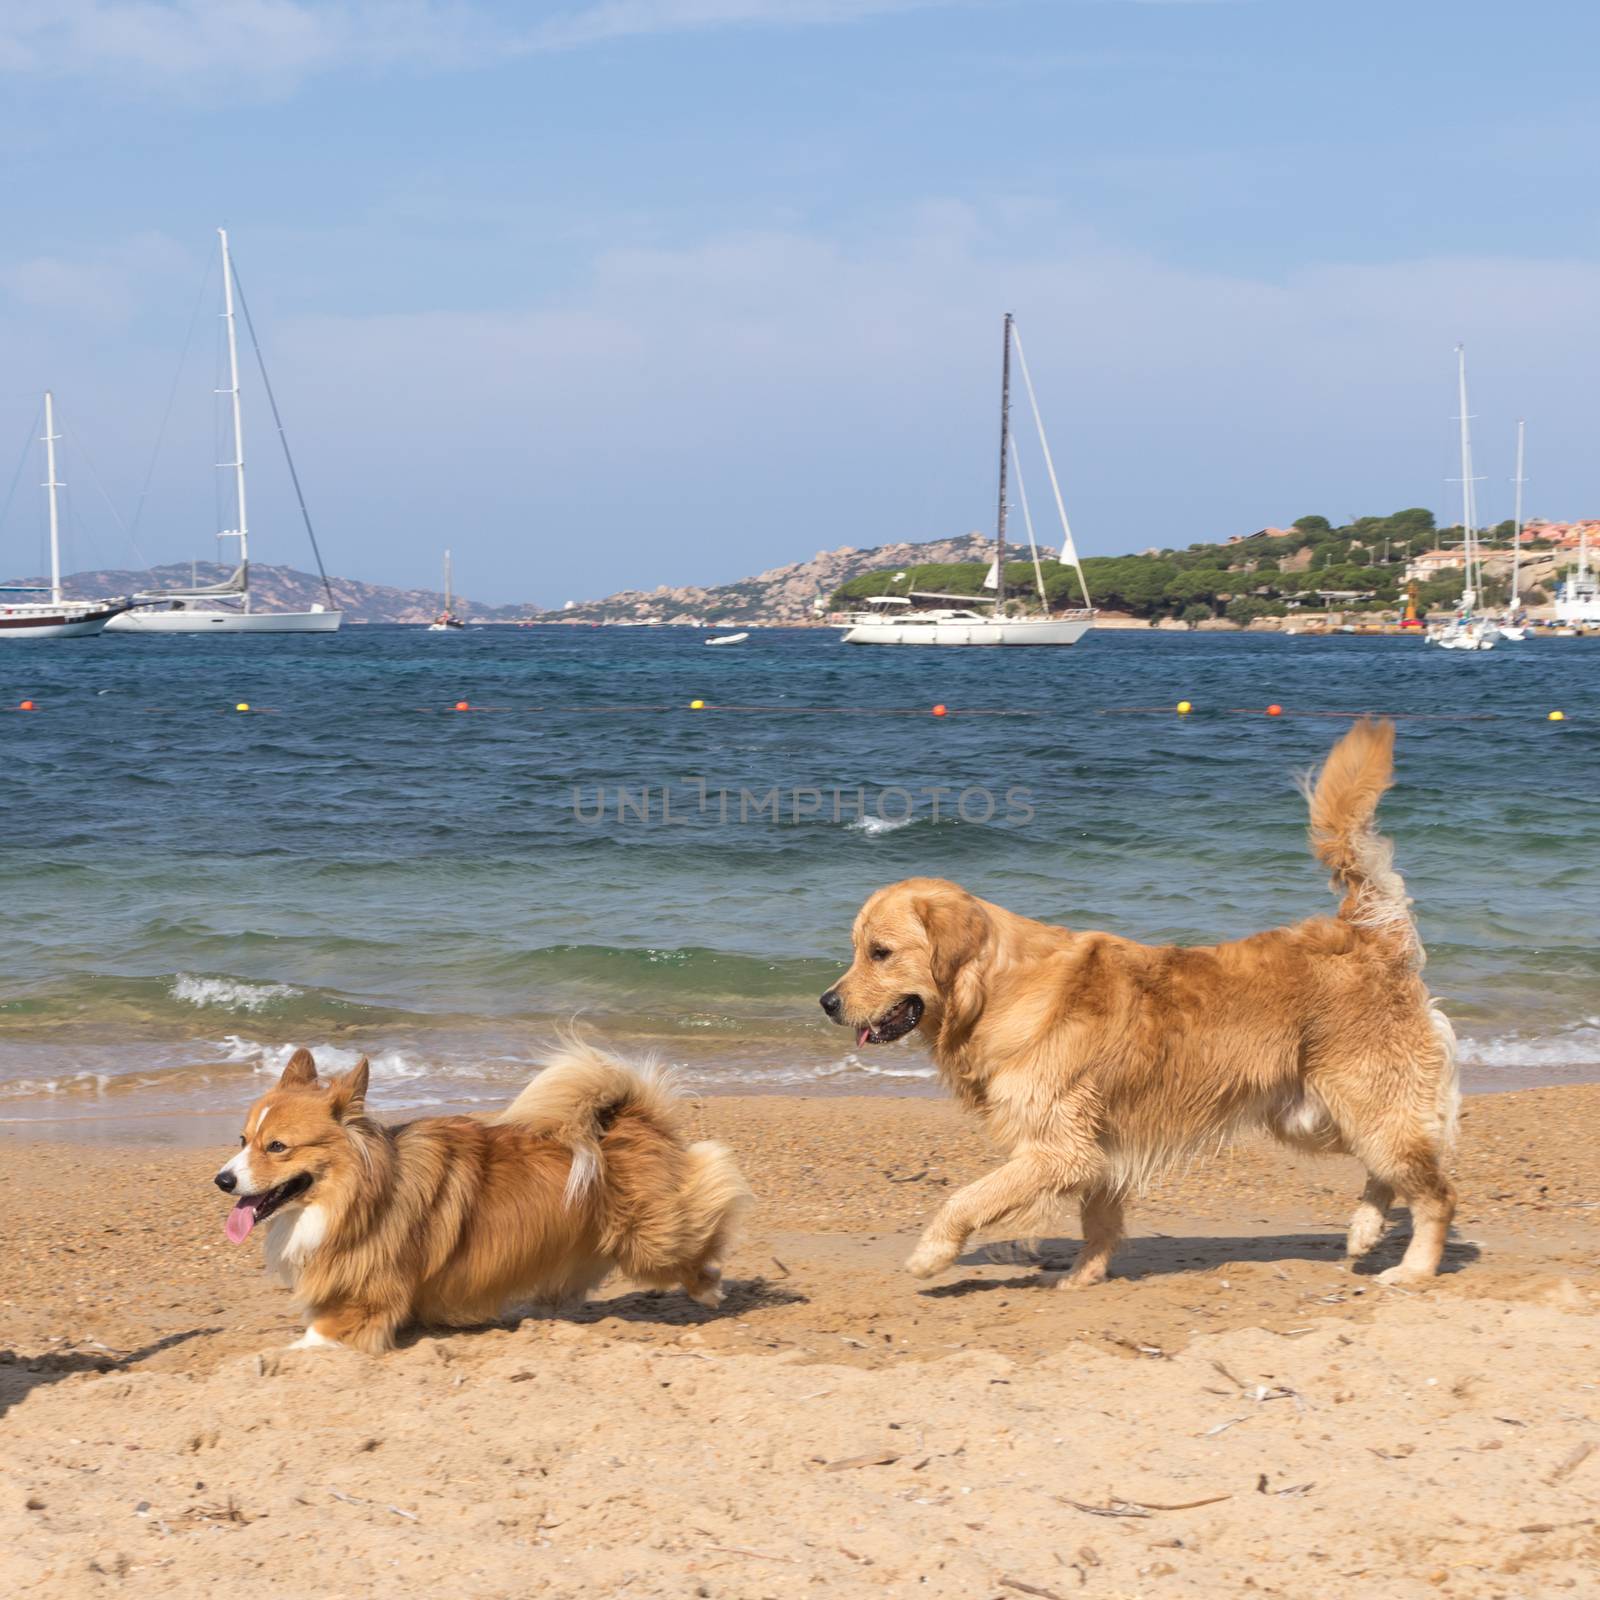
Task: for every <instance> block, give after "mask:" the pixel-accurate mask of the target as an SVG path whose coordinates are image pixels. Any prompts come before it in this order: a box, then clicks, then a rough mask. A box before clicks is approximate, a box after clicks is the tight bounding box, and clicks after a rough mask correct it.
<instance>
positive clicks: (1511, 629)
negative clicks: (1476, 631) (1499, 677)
mask: <svg viewBox="0 0 1600 1600" xmlns="http://www.w3.org/2000/svg"><path fill="white" fill-rule="evenodd" d="M1526 428H1527V424H1526V423H1525V422H1524V421H1523V420H1522V418H1521V417H1518V418H1517V475H1516V477H1515V478H1513V479H1512V482H1513V483H1514V484H1515V485H1516V488H1517V505H1516V511H1515V513H1514V514H1513V517H1512V523H1511V595H1510V598H1509V599H1508V600H1507V601H1506V614H1505V615H1504V616H1503V617H1502V618H1501V619H1500V637H1501V638H1502V639H1504V640H1506V641H1507V642H1508V643H1510V644H1521V643H1522V641H1523V640H1524V639H1526V638H1527V637H1528V625H1527V623H1526V622H1518V621H1517V614H1518V612H1520V611H1521V609H1522V592H1521V586H1522V485H1523V484H1524V483H1525V482H1526V481H1527V480H1526V479H1525V478H1524V477H1523V476H1522V446H1523V434H1524V432H1525V431H1526Z"/></svg>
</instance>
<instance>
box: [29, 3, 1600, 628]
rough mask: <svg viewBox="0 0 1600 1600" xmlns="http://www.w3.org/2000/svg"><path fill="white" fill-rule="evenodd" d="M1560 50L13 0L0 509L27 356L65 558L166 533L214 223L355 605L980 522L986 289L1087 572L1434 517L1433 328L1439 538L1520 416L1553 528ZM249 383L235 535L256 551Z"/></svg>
mask: <svg viewBox="0 0 1600 1600" xmlns="http://www.w3.org/2000/svg"><path fill="white" fill-rule="evenodd" d="M1597 45H1600V17H1597V12H1596V9H1595V8H1593V7H1591V6H1589V5H1586V4H1577V3H1573V4H1554V3H1549V0H1543V3H1541V0H1534V3H1531V4H1525V5H1522V6H1520V7H1517V8H1515V9H1514V10H1512V9H1509V8H1506V7H1504V6H1501V5H1493V4H1487V3H1478V0H1464V3H1454V4H1449V3H1444V0H1439V3H1434V0H1389V3H1387V4H1373V3H1368V0H1342V3H1339V4H1334V3H1331V0H1325V3H1312V0H1214V3H1213V0H1172V3H1140V0H983V3H967V4H962V3H957V0H950V3H937V0H926V3H923V0H560V3H529V4H524V5H520V6H510V5H492V4H473V3H471V0H461V3H459V4H434V3H429V0H409V3H408V0H395V3H389V4H371V3H366V0H352V3H347V4H322V3H315V0H210V3H203V0H177V3H174V0H47V3H46V0H38V3H35V0H10V3H9V4H7V5H5V6H4V7H0V134H3V137H4V140H5V149H6V152H7V154H6V159H5V163H4V166H3V168H0V171H3V174H4V178H3V190H0V201H3V205H4V215H5V217H6V226H5V228H4V229H3V230H0V351H3V353H4V359H3V367H0V492H3V490H4V487H5V485H6V484H8V483H9V482H10V480H11V476H12V471H13V469H14V467H15V466H16V464H17V461H18V459H19V456H18V452H19V451H20V450H21V449H22V448H23V444H24V441H25V439H26V437H27V433H28V429H29V424H30V418H31V417H32V415H33V408H34V406H35V404H36V401H37V391H38V390H40V389H41V388H43V387H44V386H45V384H47V383H49V384H52V385H53V386H54V388H55V389H56V391H57V394H58V396H59V400H60V404H61V407H62V411H63V415H64V417H65V418H66V420H67V427H68V429H69V434H68V439H67V441H66V445H65V447H64V451H63V476H64V477H66V478H67V479H68V480H69V482H70V483H71V485H72V489H71V496H72V508H73V513H74V515H73V518H72V526H71V536H72V545H71V549H70V551H69V554H70V555H71V557H73V558H74V559H73V560H71V561H70V562H69V564H70V565H94V564H116V565H133V564H135V558H134V549H133V543H136V544H137V547H138V549H139V550H140V551H141V552H142V553H143V554H144V556H145V557H146V558H148V559H149V560H151V561H163V560H173V559H183V558H187V557H189V556H207V555H209V554H210V553H211V552H212V550H213V549H214V545H213V542H212V538H211V534H212V532H213V530H214V527H215V523H216V515H215V505H216V499H215V489H214V485H213V482H212V479H213V478H214V476H215V474H214V473H213V472H212V470H211V463H212V462H213V461H215V460H218V459H221V455H219V454H218V453H217V452H216V447H215V444H214V441H213V438H212V424H211V397H210V395H209V392H208V391H209V389H210V388H211V385H212V382H213V378H214V370H213V355H214V342H215V341H214V331H215V319H214V317H213V316H212V313H213V312H214V310H215V309H216V308H215V305H214V303H213V301H214V296H215V292H216V277H215V271H214V269H213V270H212V275H211V277H210V279H209V282H207V280H206V279H205V272H206V262H207V257H208V253H209V252H210V251H211V249H212V245H213V239H214V234H213V229H214V228H215V226H216V225H217V224H218V223H219V222H220V223H226V224H227V225H228V227H229V228H230V229H231V231H232V236H233V240H234V245H235V250H236V253H237V260H238V266H239V270H240V274H241V276H242V278H243V280H244V284H245V288H246V290H247V292H248V294H249V296H250V299H251V305H252V309H253V311H254V313H255V316H256V320H257V324H258V328H259V330H260V332H261V334H262V337H263V339H264V341H265V343H266V346H267V351H268V358H269V361H270V363H271V367H272V372H273V377H274V381H275V384H276V386H277V389H278V392H279V398H280V400H281V402H282V404H283V407H284V411H285V416H286V421H287V423H288V426H289V430H290V437H291V440H292V441H293V443H294V445H295V448H296V453H297V456H298V457H299V460H300V465H301V469H302V476H303V478H304V479H305V482H306V485H307V489H308V493H309V494H310V496H311V500H312V506H313V511H314V513H315V514H316V516H317V520H318V523H319V526H320V529H321V531H322V532H323V535H324V539H325V544H326V547H327V553H328V556H329V561H330V565H331V566H332V568H333V569H334V570H335V571H338V572H342V573H347V574H350V575H353V576H359V577H364V578H369V579H372V580H375V581H386V582H396V583H404V584H413V583H433V582H435V581H436V574H437V569H438V560H439V555H440V552H441V550H442V548H443V547H444V546H445V545H446V544H448V545H451V546H452V547H453V548H454V550H455V555H456V571H457V578H458V583H459V586H460V587H461V588H462V589H463V590H464V591H465V592H466V593H468V594H469V595H472V596H474V597H477V598H481V599H484V600H492V601H503V600H513V599H536V600H540V601H543V602H547V603H552V604H557V603H559V602H560V601H561V600H563V599H566V598H569V597H578V598H584V597H589V596H593V595H597V594H600V593H604V592H607V591H609V590H611V589H613V588H616V587H620V586H622V585H624V584H627V585H646V586H648V585H652V584H655V583H660V582H669V581H670V582H682V581H717V580H722V579H727V578H733V577H737V576H741V575H743V574H745V573H748V572H751V571H755V570H758V569H761V568H764V567H768V566H772V565H776V564H779V563H781V562H784V561H787V560H793V559H797V558H803V557H806V556H809V555H811V554H812V553H813V552H815V551H816V550H818V549H823V548H833V547H837V546H839V545H842V544H849V545H856V546H863V545H869V544H876V543H881V542H883V541H885V540H889V539H897V538H933V537H938V536H943V535H948V534H952V533H958V532H963V531H966V530H967V529H969V528H973V527H987V526H989V524H990V523H991V521H992V516H993V507H992V501H993V473H994V462H993V454H994V438H993V435H994V426H995V417H994V411H995V403H996V388H997V380H998V370H997V369H998V359H999V319H1000V313H1001V312H1002V311H1004V310H1007V309H1010V310H1014V311H1015V312H1016V314H1017V316H1018V318H1019V321H1020V325H1021V327H1022V330H1023V333H1024V337H1025V339H1026V341H1027V347H1028V354H1029V359H1030V362H1031V364H1032V367H1033V370H1034V375H1035V378H1036V381H1037V383H1038V386H1039V391H1040V399H1041V402H1042V404H1043V406H1044V409H1045V415H1046V420H1047V422H1048V423H1049V426H1050V429H1051V435H1052V441H1053V444H1054V447H1055V451H1056V455H1057V460H1058V465H1059V466H1060V468H1061V472H1062V479H1063V488H1064V490H1065V493H1066V496H1067V502H1068V508H1069V510H1070V512H1071V513H1072V517H1073V522H1074V526H1075V528H1076V529H1077V531H1078V534H1079V538H1080V542H1081V544H1082V546H1083V548H1084V549H1085V550H1086V551H1087V552H1090V553H1113V552H1116V551H1120V550H1126V549H1133V548H1140V547H1143V546H1146V545H1150V544H1155V543H1183V542H1187V541H1189V540H1191V539H1201V538H1211V537H1220V536H1222V535H1225V534H1228V533H1232V532H1237V531H1248V530H1249V529H1253V528H1256V527H1259V526H1261V525H1262V524H1264V523H1268V522H1282V521H1285V520H1287V519H1289V518H1291V517H1293V516H1295V515H1297V514H1301V513H1303V512H1307V511H1319V512H1322V513H1324V514H1326V515H1328V516H1330V517H1334V518H1335V519H1340V518H1343V517H1345V516H1348V515H1352V514H1358V513H1364V512H1369V511H1385V510H1390V509H1393V508H1395V507H1398V506H1401V505H1411V504H1423V505H1430V506H1434V507H1436V508H1438V509H1440V510H1441V511H1449V510H1450V508H1451V507H1452V506H1453V500H1452V498H1451V497H1452V496H1453V495H1454V494H1455V493H1456V492H1457V491H1456V490H1455V489H1454V488H1453V487H1452V486H1451V485H1450V484H1449V483H1448V482H1447V480H1448V479H1449V478H1450V477H1451V476H1452V474H1453V472H1454V466H1453V450H1454V426H1453V423H1452V421H1451V417H1452V414H1453V411H1454V389H1453V382H1454V367H1453V362H1454V357H1453V355H1452V347H1453V345H1454V344H1455V343H1456V342H1457V341H1458V340H1461V341H1465V343H1466V345H1467V348H1468V356H1469V363H1470V374H1471V379H1472V384H1473V410H1474V412H1475V413H1476V418H1477V420H1476V422H1475V428H1476V430H1477V432H1476V445H1477V454H1478V458H1479V470H1480V471H1481V472H1482V473H1483V474H1484V477H1485V481H1484V483H1483V484H1482V485H1481V487H1480V504H1481V505H1482V507H1483V509H1484V512H1485V514H1486V515H1487V516H1489V517H1491V518H1495V517H1499V516H1503V515H1505V514H1507V513H1508V511H1509V506H1510V490H1509V486H1508V484H1507V481H1506V480H1507V479H1508V478H1509V475H1510V473H1511V470H1512V463H1511V449H1512V440H1513V434H1514V427H1515V419H1516V417H1518V416H1519V415H1521V416H1525V417H1526V418H1527V419H1528V441H1529V444H1528V449H1529V467H1528V472H1529V477H1530V479H1531V480H1532V481H1531V484H1530V488H1529V494H1528V505H1529V509H1530V511H1532V512H1535V513H1538V514H1543V515H1548V516H1553V517H1566V516H1573V515H1579V514H1589V515H1593V514H1595V513H1596V510H1597V508H1600V484H1597V483H1596V481H1595V477H1596V467H1595V463H1596V461H1597V460H1600V453H1597V452H1596V450H1595V447H1594V443H1593V440H1594V435H1595V432H1596V420H1597V419H1596V416H1595V403H1594V394H1595V390H1596V385H1595V379H1596V374H1597V373H1600V310H1597V308H1600V266H1597V263H1596V245H1597V243H1600V240H1597V233H1600V228H1597V218H1596V207H1595V193H1596V189H1595V182H1594V172H1593V163H1594V152H1595V151H1596V150H1597V149H1600V110H1597V109H1596V102H1595V99H1594V96H1593V94H1592V64H1593V61H1594V59H1595V52H1596V46H1597ZM197 304H199V305H200V307H201V316H200V317H199V319H198V321H197V323H196V333H195V337H194V343H193V346H192V348H191V350H190V355H189V359H188V361H187V362H186V363H185V364H184V365H182V366H181V367H180V362H179V356H180V352H181V350H182V348H183V345H184V340H185V334H186V332H187V330H188V328H189V326H190V321H191V315H192V313H193V311H194V308H195V306H196V305H197ZM175 381H176V384H177V391H176V392H177V396H178V398H177V401H176V403H175V405H174V408H173V411H172V415H171V421H170V424H169V426H168V429H167V435H166V444H165V447H164V449H163V452H162V455H161V457H160V460H159V462H158V464H157V468H156V471H155V473H154V476H153V478H152V479H151V488H150V491H149V494H148V496H147V497H146V499H145V502H144V509H143V511H142V514H141V516H140V520H139V525H138V529H137V536H136V540H135V541H134V542H133V543H130V541H129V538H128V536H127V535H126V534H125V532H124V531H123V530H122V528H121V527H120V526H119V524H118V522H117V520H116V516H115V515H114V514H113V511H112V510H111V509H110V508H108V506H107V504H106V501H107V500H109V501H110V503H111V505H112V506H114V507H115V510H116V513H117V514H120V516H121V517H122V518H123V520H124V521H127V520H129V519H130V518H131V515H132V508H133V507H134V505H135V504H136V503H137V501H138V499H139V495H140V489H141V485H142V484H143V483H144V481H145V476H146V473H147V471H148V470H149V465H150V461H151V453H152V449H153V446H154V443H155V440H156V436H157V432H158V429H159V425H160V422H161V417H162V413H163V410H164V408H165V406H166V402H167V395H168V393H169V392H170V391H171V390H172V389H173V386H174V383H175ZM249 402H250V410H249V414H248V424H249V430H250V452H249V453H250V459H251V463H252V467H253V469H254V476H253V480H252V484H253V499H254V509H253V515H252V519H251V520H252V524H253V526H254V528H255V530H256V535H257V538H256V543H257V551H256V553H257V555H258V557H259V558H260V559H262V560H286V561H290V562H292V563H294V564H296V565H305V564H306V551H305V545H304V539H303V536H302V535H301V534H300V532H299V531H298V525H297V522H296V521H295V519H294V514H293V508H292V502H291V501H290V499H289V497H288V488H287V481H286V477H285V474H284V473H283V470H282V467H281V464H280V462H279V461H278V459H277V458H276V456H275V454H274V450H273V440H272V437H271V434H270V431H269V421H268V418H267V415H266V411H265V407H264V405H263V404H262V403H261V401H260V397H259V394H251V395H250V396H249ZM34 465H35V463H34V462H32V461H31V460H30V461H28V462H26V463H25V470H24V471H23V473H22V476H21V478H20V480H19V481H20V483H21V485H22V487H21V488H19V490H18V495H17V499H16V500H15V502H14V504H13V506H12V509H11V511H10V513H9V515H8V516H7V518H6V520H5V522H4V524H3V525H0V567H3V568H5V569H6V570H7V571H18V570H23V569H33V568H36V567H37V565H38V527H39V517H38V515H37V513H38V509H39V508H38V506H37V503H36V502H37V501H38V500H39V499H40V498H42V497H41V496H40V495H39V493H38V491H37V489H35V488H34V487H33V484H34V483H35V482H36V480H37V478H38V477H39V476H40V474H38V473H37V472H35V471H33V470H32V468H33V466H34ZM1029 465H1030V473H1029V486H1030V489H1031V491H1032V499H1033V501H1034V505H1035V509H1036V512H1037V511H1038V510H1039V508H1040V506H1041V505H1042V503H1043V501H1044V499H1045V494H1044V483H1043V480H1042V476H1041V474H1040V473H1039V470H1038V468H1037V464H1036V462H1030V463H1029ZM96 480H98V483H99V484H100V485H102V486H103V487H104V489H105V491H106V494H105V498H104V499H102V497H101V496H100V495H99V493H98V492H97V490H96V489H95V487H94V485H95V482H96Z"/></svg>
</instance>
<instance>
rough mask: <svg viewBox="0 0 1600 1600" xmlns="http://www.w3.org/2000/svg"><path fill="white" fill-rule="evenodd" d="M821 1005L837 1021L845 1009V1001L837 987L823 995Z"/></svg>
mask: <svg viewBox="0 0 1600 1600" xmlns="http://www.w3.org/2000/svg"><path fill="white" fill-rule="evenodd" d="M821 1005H822V1009H823V1010H824V1011H826V1012H827V1013H828V1015H829V1016H830V1017H832V1018H833V1020H834V1021H835V1022H837V1021H838V1020H839V1013H840V1012H841V1011H842V1010H844V1001H843V1000H841V999H840V998H839V991H838V990H837V989H830V990H829V991H828V992H827V993H826V994H825V995H823V997H822V1000H821Z"/></svg>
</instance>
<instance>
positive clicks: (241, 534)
mask: <svg viewBox="0 0 1600 1600" xmlns="http://www.w3.org/2000/svg"><path fill="white" fill-rule="evenodd" d="M217 237H218V238H219V239H220V240H221V241H222V319H223V321H224V322H226V323H227V325H228V385H229V386H228V388H226V389H224V390H223V391H222V393H224V394H226V395H228V396H230V397H231V399H232V401H233V460H232V461H224V462H223V463H221V464H222V465H223V466H225V467H229V466H231V467H232V468H233V481H234V489H235V493H236V495H237V497H238V501H239V526H238V527H237V528H235V529H234V530H233V534H234V537H235V538H237V539H238V541H239V565H240V566H242V567H243V568H244V608H245V610H246V611H248V610H249V609H250V525H249V521H248V519H247V518H246V516H245V508H244V421H243V419H242V418H241V416H240V414H239V340H238V336H237V331H236V330H235V328H234V322H233V258H232V257H231V256H230V255H229V254H228V230H227V229H226V228H218V229H217ZM224 537H226V533H225V534H224Z"/></svg>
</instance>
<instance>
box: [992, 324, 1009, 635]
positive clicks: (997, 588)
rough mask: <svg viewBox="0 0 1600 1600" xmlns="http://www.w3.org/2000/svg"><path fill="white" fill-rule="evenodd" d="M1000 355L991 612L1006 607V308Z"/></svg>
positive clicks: (1007, 353)
mask: <svg viewBox="0 0 1600 1600" xmlns="http://www.w3.org/2000/svg"><path fill="white" fill-rule="evenodd" d="M1004 338H1005V345H1004V352H1005V353H1004V355H1003V356H1002V357H1001V361H1000V508H999V511H998V513H997V514H996V517H995V534H994V614H995V615H996V616H997V617H1002V616H1004V615H1005V609H1006V467H1007V465H1008V462H1007V455H1008V453H1009V451H1010V448H1011V313H1010V312H1009V311H1008V312H1006V322H1005V333H1004Z"/></svg>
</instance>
